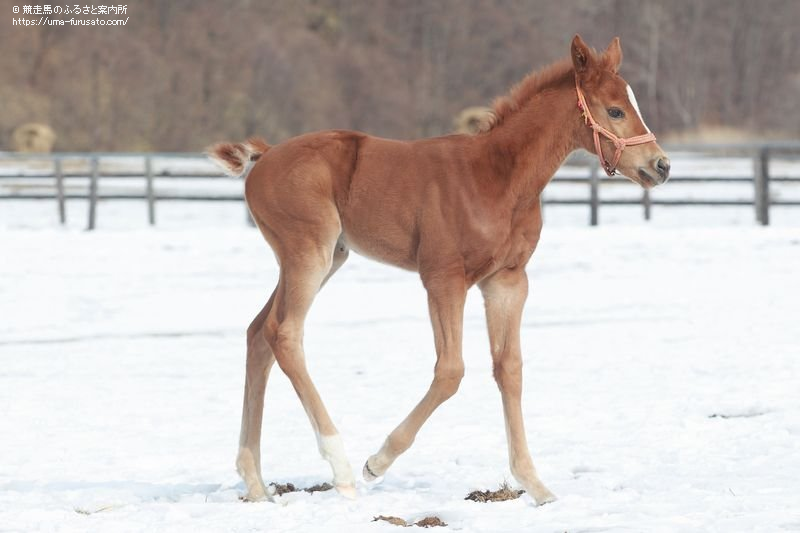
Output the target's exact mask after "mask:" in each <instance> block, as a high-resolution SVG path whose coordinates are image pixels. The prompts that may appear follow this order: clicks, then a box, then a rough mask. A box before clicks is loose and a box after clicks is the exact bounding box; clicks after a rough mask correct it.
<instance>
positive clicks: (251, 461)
mask: <svg viewBox="0 0 800 533" xmlns="http://www.w3.org/2000/svg"><path fill="white" fill-rule="evenodd" d="M348 254H349V250H348V249H347V247H346V246H345V245H344V244H343V243H342V242H338V243H337V244H336V248H335V250H334V253H333V260H332V264H331V267H330V270H329V271H328V274H327V276H326V277H325V279H324V280H323V282H322V284H323V285H324V284H325V282H327V281H328V280H329V279H330V278H331V276H333V274H334V273H336V271H337V270H339V268H340V267H341V266H342V265H343V264H344V262H345V260H347V256H348ZM276 292H277V289H276V290H275V291H273V293H272V296H270V298H269V301H268V302H267V304H266V305H265V306H264V308H263V309H262V310H261V312H259V313H258V315H257V316H256V318H255V319H253V322H252V323H251V324H250V327H249V328H247V371H246V376H245V385H244V405H243V407H242V429H241V433H240V436H239V455H238V457H237V458H236V468H237V470H238V471H239V475H240V476H242V479H244V481H245V484H246V485H247V494H246V496H245V499H246V500H248V501H258V500H264V499H268V498H269V495H268V493H267V491H266V488H265V486H264V481H263V479H262V474H261V423H262V419H263V412H264V390H265V388H266V385H267V379H268V377H269V372H270V369H271V368H272V365H273V364H274V363H275V355H274V354H273V352H272V348H270V346H269V344H268V343H267V341H266V337H265V333H266V332H265V330H264V325H265V323H266V320H267V315H268V314H269V312H270V310H271V309H272V304H273V302H274V301H275V293H276Z"/></svg>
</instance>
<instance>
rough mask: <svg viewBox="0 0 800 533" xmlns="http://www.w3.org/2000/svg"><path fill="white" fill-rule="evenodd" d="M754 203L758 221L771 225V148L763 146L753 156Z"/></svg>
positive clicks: (763, 224) (764, 224)
mask: <svg viewBox="0 0 800 533" xmlns="http://www.w3.org/2000/svg"><path fill="white" fill-rule="evenodd" d="M753 186H754V187H755V191H754V195H753V205H754V207H755V209H756V221H757V222H759V223H760V224H761V225H762V226H768V225H769V201H770V199H769V149H768V148H767V147H762V148H761V149H760V150H759V151H758V152H756V154H755V156H754V157H753Z"/></svg>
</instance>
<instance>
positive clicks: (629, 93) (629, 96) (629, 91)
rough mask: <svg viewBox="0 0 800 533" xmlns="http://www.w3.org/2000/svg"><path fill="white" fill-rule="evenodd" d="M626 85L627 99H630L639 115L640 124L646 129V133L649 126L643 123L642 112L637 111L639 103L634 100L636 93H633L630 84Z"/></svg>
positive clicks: (648, 131) (648, 130)
mask: <svg viewBox="0 0 800 533" xmlns="http://www.w3.org/2000/svg"><path fill="white" fill-rule="evenodd" d="M627 87H628V100H630V102H631V105H632V106H633V108H634V109H635V110H636V114H637V115H639V120H641V121H642V126H644V129H646V130H647V133H650V128H648V127H647V124H645V122H644V117H643V116H642V112H641V111H639V104H638V103H637V102H636V95H635V94H633V89H631V86H630V85H628V86H627Z"/></svg>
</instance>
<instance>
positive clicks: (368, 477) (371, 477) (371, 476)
mask: <svg viewBox="0 0 800 533" xmlns="http://www.w3.org/2000/svg"><path fill="white" fill-rule="evenodd" d="M370 459H371V457H370ZM361 475H363V476H364V481H367V482H369V483H372V482H373V481H375V480H376V479H378V478H379V477H381V476H382V475H383V474H377V473H375V472H374V471H373V470H372V469H371V468H370V467H369V459H367V462H366V463H364V470H362V471H361Z"/></svg>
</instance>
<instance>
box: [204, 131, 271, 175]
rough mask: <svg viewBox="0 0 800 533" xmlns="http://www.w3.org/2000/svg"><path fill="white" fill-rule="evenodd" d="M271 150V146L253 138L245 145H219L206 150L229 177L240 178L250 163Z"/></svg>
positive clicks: (209, 156) (210, 157) (257, 138)
mask: <svg viewBox="0 0 800 533" xmlns="http://www.w3.org/2000/svg"><path fill="white" fill-rule="evenodd" d="M269 149H270V146H269V144H267V142H266V141H265V140H264V139H261V138H260V137H251V138H249V139H247V140H246V141H245V142H243V143H219V144H215V145H213V146H209V147H208V148H206V155H207V156H208V158H209V159H211V160H212V161H213V162H214V163H216V164H217V165H218V166H220V167H221V168H222V170H224V171H225V174H228V175H229V176H233V177H238V176H241V175H242V174H243V173H244V169H245V167H246V166H247V162H248V161H256V160H258V158H259V157H261V154H263V153H264V152H266V151H267V150H269Z"/></svg>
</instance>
